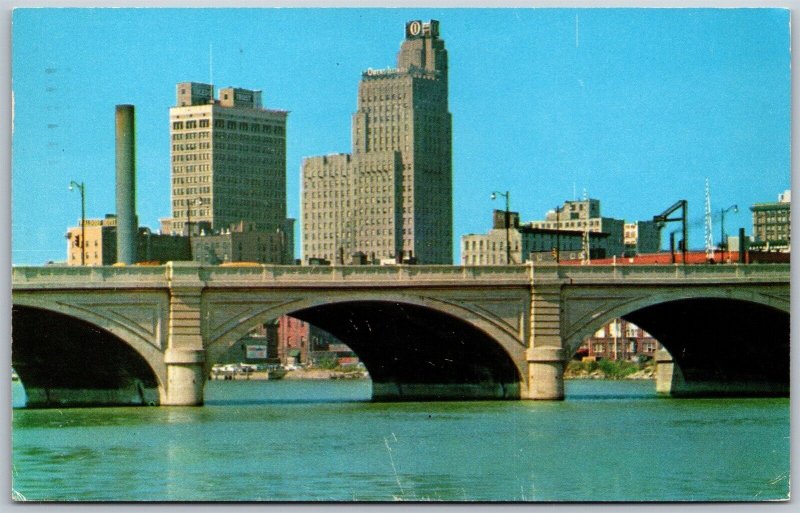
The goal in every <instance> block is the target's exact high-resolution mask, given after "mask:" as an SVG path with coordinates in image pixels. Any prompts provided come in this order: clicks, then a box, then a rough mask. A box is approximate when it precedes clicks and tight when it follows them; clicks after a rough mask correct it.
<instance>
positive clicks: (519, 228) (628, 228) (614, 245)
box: [461, 199, 661, 265]
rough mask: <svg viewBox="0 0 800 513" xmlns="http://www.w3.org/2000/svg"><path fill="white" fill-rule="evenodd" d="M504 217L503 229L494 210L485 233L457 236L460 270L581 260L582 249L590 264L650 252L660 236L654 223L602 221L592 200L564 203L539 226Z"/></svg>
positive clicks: (501, 218)
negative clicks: (486, 266)
mask: <svg viewBox="0 0 800 513" xmlns="http://www.w3.org/2000/svg"><path fill="white" fill-rule="evenodd" d="M507 217H508V230H507V229H506V212H505V211H503V210H495V211H494V213H493V222H492V229H491V230H490V231H489V232H488V233H486V234H467V235H464V236H462V237H461V264H462V265H499V264H505V263H511V264H515V263H516V264H519V263H525V262H526V261H528V260H530V261H532V262H534V263H539V262H553V261H556V260H558V261H566V260H583V261H585V260H586V255H585V253H586V249H587V248H588V253H589V255H588V256H589V261H591V260H594V259H603V258H610V257H619V256H623V255H626V256H635V255H639V254H645V253H655V252H657V251H658V250H659V246H660V238H661V232H660V229H659V228H658V227H657V226H656V224H655V223H653V222H651V221H639V222H636V223H625V221H623V220H620V219H612V218H610V217H602V216H601V215H600V201H599V200H596V199H586V200H582V201H566V202H564V204H563V205H561V206H559V207H557V208H555V209H553V210H551V211H549V212H547V214H546V215H545V219H544V220H541V221H531V222H528V223H520V221H519V214H518V213H517V212H509V213H508V216H507ZM506 239H508V243H507V242H506ZM507 246H508V247H510V250H509V252H508V253H507V252H506V247H507Z"/></svg>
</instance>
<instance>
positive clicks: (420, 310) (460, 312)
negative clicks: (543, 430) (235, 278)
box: [206, 291, 527, 399]
mask: <svg viewBox="0 0 800 513" xmlns="http://www.w3.org/2000/svg"><path fill="white" fill-rule="evenodd" d="M207 304H208V305H212V306H211V308H213V302H212V301H209V302H207ZM264 305H265V306H263V307H262V308H261V309H260V310H258V311H255V312H254V313H252V314H251V315H250V316H249V317H248V318H247V320H246V322H242V323H240V324H238V325H235V326H230V327H229V328H228V329H224V330H222V329H220V330H216V333H207V338H206V344H207V345H206V350H207V355H208V357H207V365H210V364H211V363H213V362H214V361H217V360H218V359H219V357H220V355H221V354H222V353H223V352H224V351H225V350H227V348H229V347H230V346H231V345H233V344H234V343H235V342H236V341H237V340H239V339H240V338H241V337H243V336H244V335H246V334H247V333H248V332H249V331H250V330H251V329H252V328H253V327H254V326H257V325H259V324H263V323H266V322H269V321H271V320H274V319H276V318H278V317H280V316H282V315H292V316H294V317H296V318H299V319H301V320H304V321H307V322H309V323H310V324H313V325H315V326H318V327H320V328H322V329H325V330H326V331H328V332H330V333H331V334H333V335H334V336H337V338H339V339H340V340H342V341H343V342H344V343H346V344H348V345H349V346H350V347H351V349H353V351H354V352H355V353H356V354H357V355H358V356H359V357H360V358H361V360H362V361H363V362H364V364H365V366H366V367H367V370H368V371H369V372H370V376H371V377H372V380H373V397H374V398H380V399H424V398H436V399H442V398H452V399H467V398H519V397H520V394H521V393H525V391H526V390H527V383H526V381H525V377H526V376H527V371H526V369H523V368H521V367H520V365H522V363H523V362H524V361H525V357H524V354H525V349H526V348H525V344H524V343H523V342H522V340H521V339H520V336H519V333H515V332H513V330H510V329H509V327H508V326H507V325H502V324H501V323H498V322H497V321H496V319H492V318H491V316H488V315H486V314H485V313H482V312H480V311H477V309H470V308H469V306H467V305H461V304H458V303H455V302H452V301H443V300H440V299H437V298H435V297H426V296H420V295H415V294H407V293H402V292H397V293H388V294H387V293H386V292H385V291H384V292H379V293H376V292H368V291H366V292H361V293H358V292H353V291H348V292H347V293H346V294H342V295H341V296H336V295H320V294H309V295H305V296H302V297H298V298H296V299H295V300H292V301H287V302H284V303H282V304H280V305H275V304H274V303H270V302H269V301H268V300H267V301H265V302H264ZM348 316H349V317H348ZM345 317H347V321H346V323H345V321H343V319H344V318H345ZM421 318H425V322H426V323H427V324H429V325H430V326H433V327H432V328H429V329H428V330H424V329H423V328H422V327H421V324H422V323H416V322H415V319H421ZM348 326H349V327H348ZM359 326H360V327H359ZM359 329H362V330H366V331H372V333H371V336H362V334H361V333H359V331H358V330H359ZM437 329H438V331H437V333H436V337H438V338H436V340H438V341H439V342H441V345H440V347H439V348H438V350H433V349H432V348H434V346H436V342H435V341H434V339H433V338H431V337H433V335H432V333H433V332H434V331H436V330H437ZM209 331H211V330H209ZM426 331H427V332H428V333H427V334H426V333H425V332H426ZM381 337H383V338H386V339H391V340H393V341H394V342H395V344H396V345H403V344H404V343H405V344H407V345H409V349H408V351H406V352H403V351H399V350H398V348H397V347H392V346H390V345H387V344H385V343H382V341H381V340H380V339H381ZM415 337H416V338H418V339H420V340H416V338H415ZM368 339H369V340H368ZM372 344H376V345H375V346H373V345H372ZM456 346H459V347H461V348H462V349H464V350H467V348H469V349H470V350H471V351H475V352H477V353H478V354H479V355H482V356H483V357H484V358H485V359H486V360H487V361H486V362H485V363H486V365H477V364H476V362H472V363H471V365H472V366H473V368H472V369H471V370H465V368H461V369H460V370H452V369H451V371H452V373H451V375H450V376H449V378H448V377H446V376H445V377H444V378H443V377H441V376H442V375H443V374H444V375H446V374H447V372H446V370H443V368H442V367H441V366H440V367H439V368H438V369H437V372H438V373H439V375H440V379H443V380H444V382H439V383H437V382H435V381H436V380H435V379H433V375H434V373H433V372H430V373H426V372H424V369H416V371H417V373H418V376H416V378H418V379H416V382H415V377H414V376H413V374H414V369H405V370H404V371H402V372H400V371H398V369H392V368H391V367H392V366H391V365H389V364H388V363H387V361H388V359H391V358H395V359H396V360H397V365H398V366H401V367H402V366H403V365H411V364H412V363H413V362H416V363H418V364H420V365H422V360H424V359H425V358H427V359H428V360H429V361H428V362H427V364H428V365H434V366H435V365H444V362H446V361H447V360H448V358H449V357H448V355H452V352H453V351H457V350H458V349H457V348H456ZM375 347H380V348H381V351H382V354H376V351H375V350H374V348H375ZM410 353H415V355H412V354H410ZM451 360H455V359H453V358H451ZM493 366H494V367H493ZM459 380H460V381H463V382H461V383H459Z"/></svg>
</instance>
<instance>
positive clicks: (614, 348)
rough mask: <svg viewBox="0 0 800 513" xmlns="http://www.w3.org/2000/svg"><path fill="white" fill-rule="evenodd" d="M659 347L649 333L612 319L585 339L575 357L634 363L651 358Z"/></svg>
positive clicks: (622, 320) (625, 322) (630, 324)
mask: <svg viewBox="0 0 800 513" xmlns="http://www.w3.org/2000/svg"><path fill="white" fill-rule="evenodd" d="M659 348H660V345H659V343H658V340H656V339H654V338H653V337H652V336H651V335H650V334H649V333H647V332H646V331H644V330H643V329H641V328H640V327H638V326H637V325H635V324H633V323H632V322H628V321H626V320H624V319H614V320H612V321H611V322H609V323H608V324H606V325H605V326H603V327H602V328H600V329H599V330H597V332H596V333H594V334H593V335H592V336H591V337H589V338H587V339H586V340H585V341H584V343H583V344H581V346H580V347H579V348H578V351H577V353H576V356H579V357H582V356H588V357H590V358H595V359H597V360H624V361H634V360H639V359H642V358H646V359H647V358H653V357H654V356H655V354H656V351H658V350H659Z"/></svg>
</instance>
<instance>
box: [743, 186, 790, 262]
mask: <svg viewBox="0 0 800 513" xmlns="http://www.w3.org/2000/svg"><path fill="white" fill-rule="evenodd" d="M791 206H792V196H791V191H788V190H787V191H785V192H783V193H782V194H780V195H778V201H777V202H775V203H756V204H755V205H753V206H751V207H750V211H751V212H753V237H754V238H755V241H754V244H753V246H754V247H759V248H765V249H766V248H769V249H774V250H782V251H789V249H790V248H791V219H792V215H791Z"/></svg>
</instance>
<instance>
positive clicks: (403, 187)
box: [302, 20, 453, 264]
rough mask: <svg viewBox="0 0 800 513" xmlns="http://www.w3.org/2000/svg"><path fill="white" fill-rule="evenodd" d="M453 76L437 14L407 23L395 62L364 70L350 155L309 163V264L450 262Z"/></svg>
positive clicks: (305, 221) (305, 183)
mask: <svg viewBox="0 0 800 513" xmlns="http://www.w3.org/2000/svg"><path fill="white" fill-rule="evenodd" d="M447 74H448V65H447V51H446V50H445V47H444V41H443V40H442V39H440V38H439V23H438V22H437V21H435V20H432V21H430V22H427V23H422V22H420V21H411V22H408V23H406V30H405V40H404V41H403V42H402V44H401V47H400V51H399V53H398V56H397V67H396V68H389V69H381V70H373V69H368V70H366V71H364V72H363V73H362V75H361V82H360V84H359V89H358V107H357V111H356V112H355V114H354V115H353V119H352V142H353V148H352V153H351V154H335V155H327V156H318V157H309V158H306V159H304V160H303V165H302V190H303V192H302V232H303V243H302V248H303V262H304V263H310V262H315V261H329V262H333V263H348V262H351V261H353V259H356V260H358V261H359V262H368V263H378V262H380V261H386V260H387V259H392V260H394V261H397V262H401V261H416V262H419V263H430V264H451V263H452V258H453V256H452V233H453V222H452V219H453V199H452V192H453V191H452V189H453V186H452V157H451V152H452V149H451V146H452V144H451V142H452V141H451V115H450V112H449V111H448V99H447V98H448V92H447V90H448V83H447V80H448V79H447Z"/></svg>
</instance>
